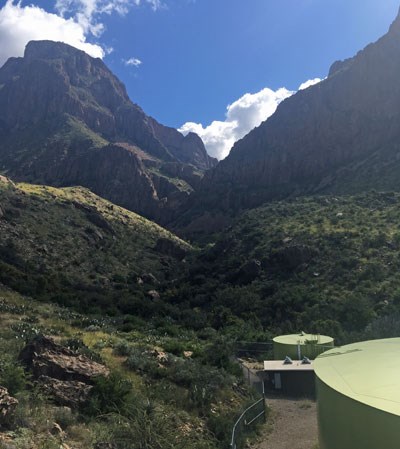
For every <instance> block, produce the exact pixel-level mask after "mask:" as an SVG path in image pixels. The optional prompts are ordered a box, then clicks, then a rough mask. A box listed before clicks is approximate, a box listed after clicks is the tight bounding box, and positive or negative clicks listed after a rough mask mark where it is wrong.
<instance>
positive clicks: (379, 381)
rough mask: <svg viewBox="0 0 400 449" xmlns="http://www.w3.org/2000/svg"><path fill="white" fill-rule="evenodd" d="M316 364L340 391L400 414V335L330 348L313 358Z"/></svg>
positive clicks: (320, 373) (321, 376)
mask: <svg viewBox="0 0 400 449" xmlns="http://www.w3.org/2000/svg"><path fill="white" fill-rule="evenodd" d="M314 368H315V373H316V375H317V376H318V378H319V379H320V380H321V381H322V382H324V383H325V384H326V385H328V386H329V387H331V388H332V389H334V390H336V391H338V392H339V393H341V394H343V395H345V396H348V397H349V398H352V399H354V400H356V401H358V402H361V403H363V404H366V405H368V406H370V407H374V408H377V409H380V410H383V411H385V412H388V413H392V414H394V415H398V416H400V338H388V339H384V340H371V341H365V342H360V343H354V344H351V345H346V346H342V347H341V348H335V349H331V350H329V351H327V352H324V353H323V354H321V355H319V356H318V357H317V358H316V359H315V360H314Z"/></svg>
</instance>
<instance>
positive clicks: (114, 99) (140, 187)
mask: <svg viewBox="0 0 400 449" xmlns="http://www.w3.org/2000/svg"><path fill="white" fill-rule="evenodd" d="M0 138H1V141H2V142H1V143H0V170H2V171H3V172H4V173H6V174H7V175H9V176H11V177H12V178H13V179H15V180H16V181H29V182H34V183H35V182H36V183H37V182H39V183H42V184H51V185H59V186H62V185H64V186H68V185H74V184H78V185H83V186H85V187H88V188H90V189H93V191H95V193H98V194H100V195H102V196H104V197H105V198H112V200H113V201H114V202H116V203H117V204H121V205H123V206H124V207H127V208H129V209H131V210H134V211H136V212H138V213H141V214H142V215H145V216H147V217H149V218H152V219H155V220H157V221H162V220H163V219H165V217H164V216H169V215H170V214H171V213H172V212H171V209H174V207H176V204H178V203H179V202H180V201H182V200H183V199H184V198H185V197H186V196H187V193H188V191H190V190H192V189H193V188H194V186H195V185H197V184H198V181H199V177H201V176H202V173H203V172H204V171H205V170H207V169H209V168H211V167H212V166H214V165H215V163H216V161H215V160H214V159H212V158H211V157H209V156H208V154H207V152H206V150H205V147H204V144H203V142H202V141H201V139H200V137H198V136H197V135H194V134H189V135H187V136H183V135H182V134H181V133H179V132H178V131H177V130H175V129H173V128H168V127H164V126H163V125H161V124H160V123H158V122H157V121H156V120H155V119H153V118H151V117H149V116H147V115H146V114H145V113H144V112H143V110H142V109H141V108H140V107H139V106H138V105H136V104H134V103H132V102H131V100H130V99H129V97H128V94H127V92H126V89H125V86H124V85H123V84H122V83H121V82H120V81H119V80H118V79H117V78H116V77H115V76H114V75H113V74H112V73H111V71H110V70H109V69H108V68H107V67H106V65H105V64H104V63H103V61H102V60H100V59H94V58H91V57H90V56H88V55H87V54H86V53H84V52H83V51H81V50H77V49H75V48H74V47H71V46H69V45H67V44H64V43H60V42H52V41H31V42H29V43H28V45H27V46H26V50H25V54H24V57H23V58H11V59H9V60H8V61H7V62H6V63H5V64H4V66H3V67H2V68H1V69H0ZM133 148H135V149H134V150H133ZM108 156H109V157H108ZM113 156H116V158H115V159H114V158H113ZM99 160H100V162H99ZM79 163H81V165H85V166H86V168H87V169H86V170H85V171H83V170H82V167H80V168H79V167H78V165H79ZM168 164H175V165H177V166H178V169H177V170H175V171H176V173H175V176H170V175H169V174H168V173H167V172H168V167H167V169H166V171H165V170H164V165H168ZM105 165H106V166H107V167H108V170H104V166H105ZM98 172H102V176H100V175H99V174H98V175H96V173H98ZM161 172H163V173H162V175H160V173H161ZM181 173H183V174H184V175H183V179H182V184H184V185H186V184H187V183H189V187H184V188H180V185H179V181H175V180H174V178H175V177H176V178H178V179H180V177H179V175H180V174H181ZM103 181H104V182H103ZM192 184H193V185H192ZM110 185H112V189H111V191H109V190H108V189H109V188H108V187H107V186H110ZM160 185H162V188H161V189H159V188H157V187H158V186H160ZM125 190H126V191H125Z"/></svg>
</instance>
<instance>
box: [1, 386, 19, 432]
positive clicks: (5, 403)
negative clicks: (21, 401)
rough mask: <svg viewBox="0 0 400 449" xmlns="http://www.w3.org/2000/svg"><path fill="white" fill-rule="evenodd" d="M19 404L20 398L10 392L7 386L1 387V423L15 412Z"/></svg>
mask: <svg viewBox="0 0 400 449" xmlns="http://www.w3.org/2000/svg"><path fill="white" fill-rule="evenodd" d="M17 405H18V400H17V399H15V398H14V397H12V396H11V395H10V394H9V393H8V390H7V388H4V387H0V424H2V423H4V421H6V420H7V419H8V418H9V417H10V416H11V415H12V414H13V413H14V411H15V409H16V407H17Z"/></svg>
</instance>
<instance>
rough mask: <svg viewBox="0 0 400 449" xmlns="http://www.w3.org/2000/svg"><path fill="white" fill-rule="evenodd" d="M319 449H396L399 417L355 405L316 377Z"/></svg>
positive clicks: (399, 424)
mask: <svg viewBox="0 0 400 449" xmlns="http://www.w3.org/2000/svg"><path fill="white" fill-rule="evenodd" d="M316 386H317V404H318V427H319V449H399V448H400V416H396V415H392V414H390V413H386V412H383V411H382V410H379V409H375V408H373V407H369V406H367V405H365V404H362V403H361V402H357V401H355V400H353V399H351V398H349V397H347V396H345V395H343V394H341V393H339V392H337V391H335V390H333V389H332V388H330V387H329V386H328V385H326V384H325V383H324V382H322V381H321V380H320V379H319V378H318V376H316Z"/></svg>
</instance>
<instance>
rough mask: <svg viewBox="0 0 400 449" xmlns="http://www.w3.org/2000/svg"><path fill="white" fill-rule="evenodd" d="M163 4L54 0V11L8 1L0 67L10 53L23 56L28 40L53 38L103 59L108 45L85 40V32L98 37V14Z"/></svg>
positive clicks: (0, 33)
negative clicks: (103, 45) (55, 12)
mask: <svg viewBox="0 0 400 449" xmlns="http://www.w3.org/2000/svg"><path fill="white" fill-rule="evenodd" d="M145 4H147V5H149V6H150V7H151V8H152V9H153V10H157V9H159V8H161V7H163V4H162V2H161V0H56V2H55V10H56V11H57V13H58V14H53V13H49V12H47V11H46V10H44V9H43V8H41V7H39V6H36V5H30V6H21V0H7V1H6V3H5V5H4V6H3V7H2V8H1V9H0V67H1V66H2V65H3V64H4V62H5V61H6V60H7V59H8V58H9V57H11V56H22V55H23V53H24V48H25V45H26V44H27V43H28V42H29V41H31V40H52V41H61V42H65V43H66V44H70V45H72V46H74V47H76V48H79V49H80V50H83V51H85V52H86V53H88V54H89V55H90V56H93V57H96V58H97V57H98V58H103V57H104V56H105V55H106V54H109V53H110V52H111V51H112V48H111V47H102V46H100V45H99V44H91V43H89V42H87V37H88V35H90V34H91V35H92V36H94V37H99V36H100V35H101V34H102V32H103V31H104V24H103V23H102V22H101V21H100V17H101V15H104V14H113V13H116V14H120V15H122V16H123V15H125V14H127V13H128V11H129V9H130V8H132V7H133V6H141V5H145Z"/></svg>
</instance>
